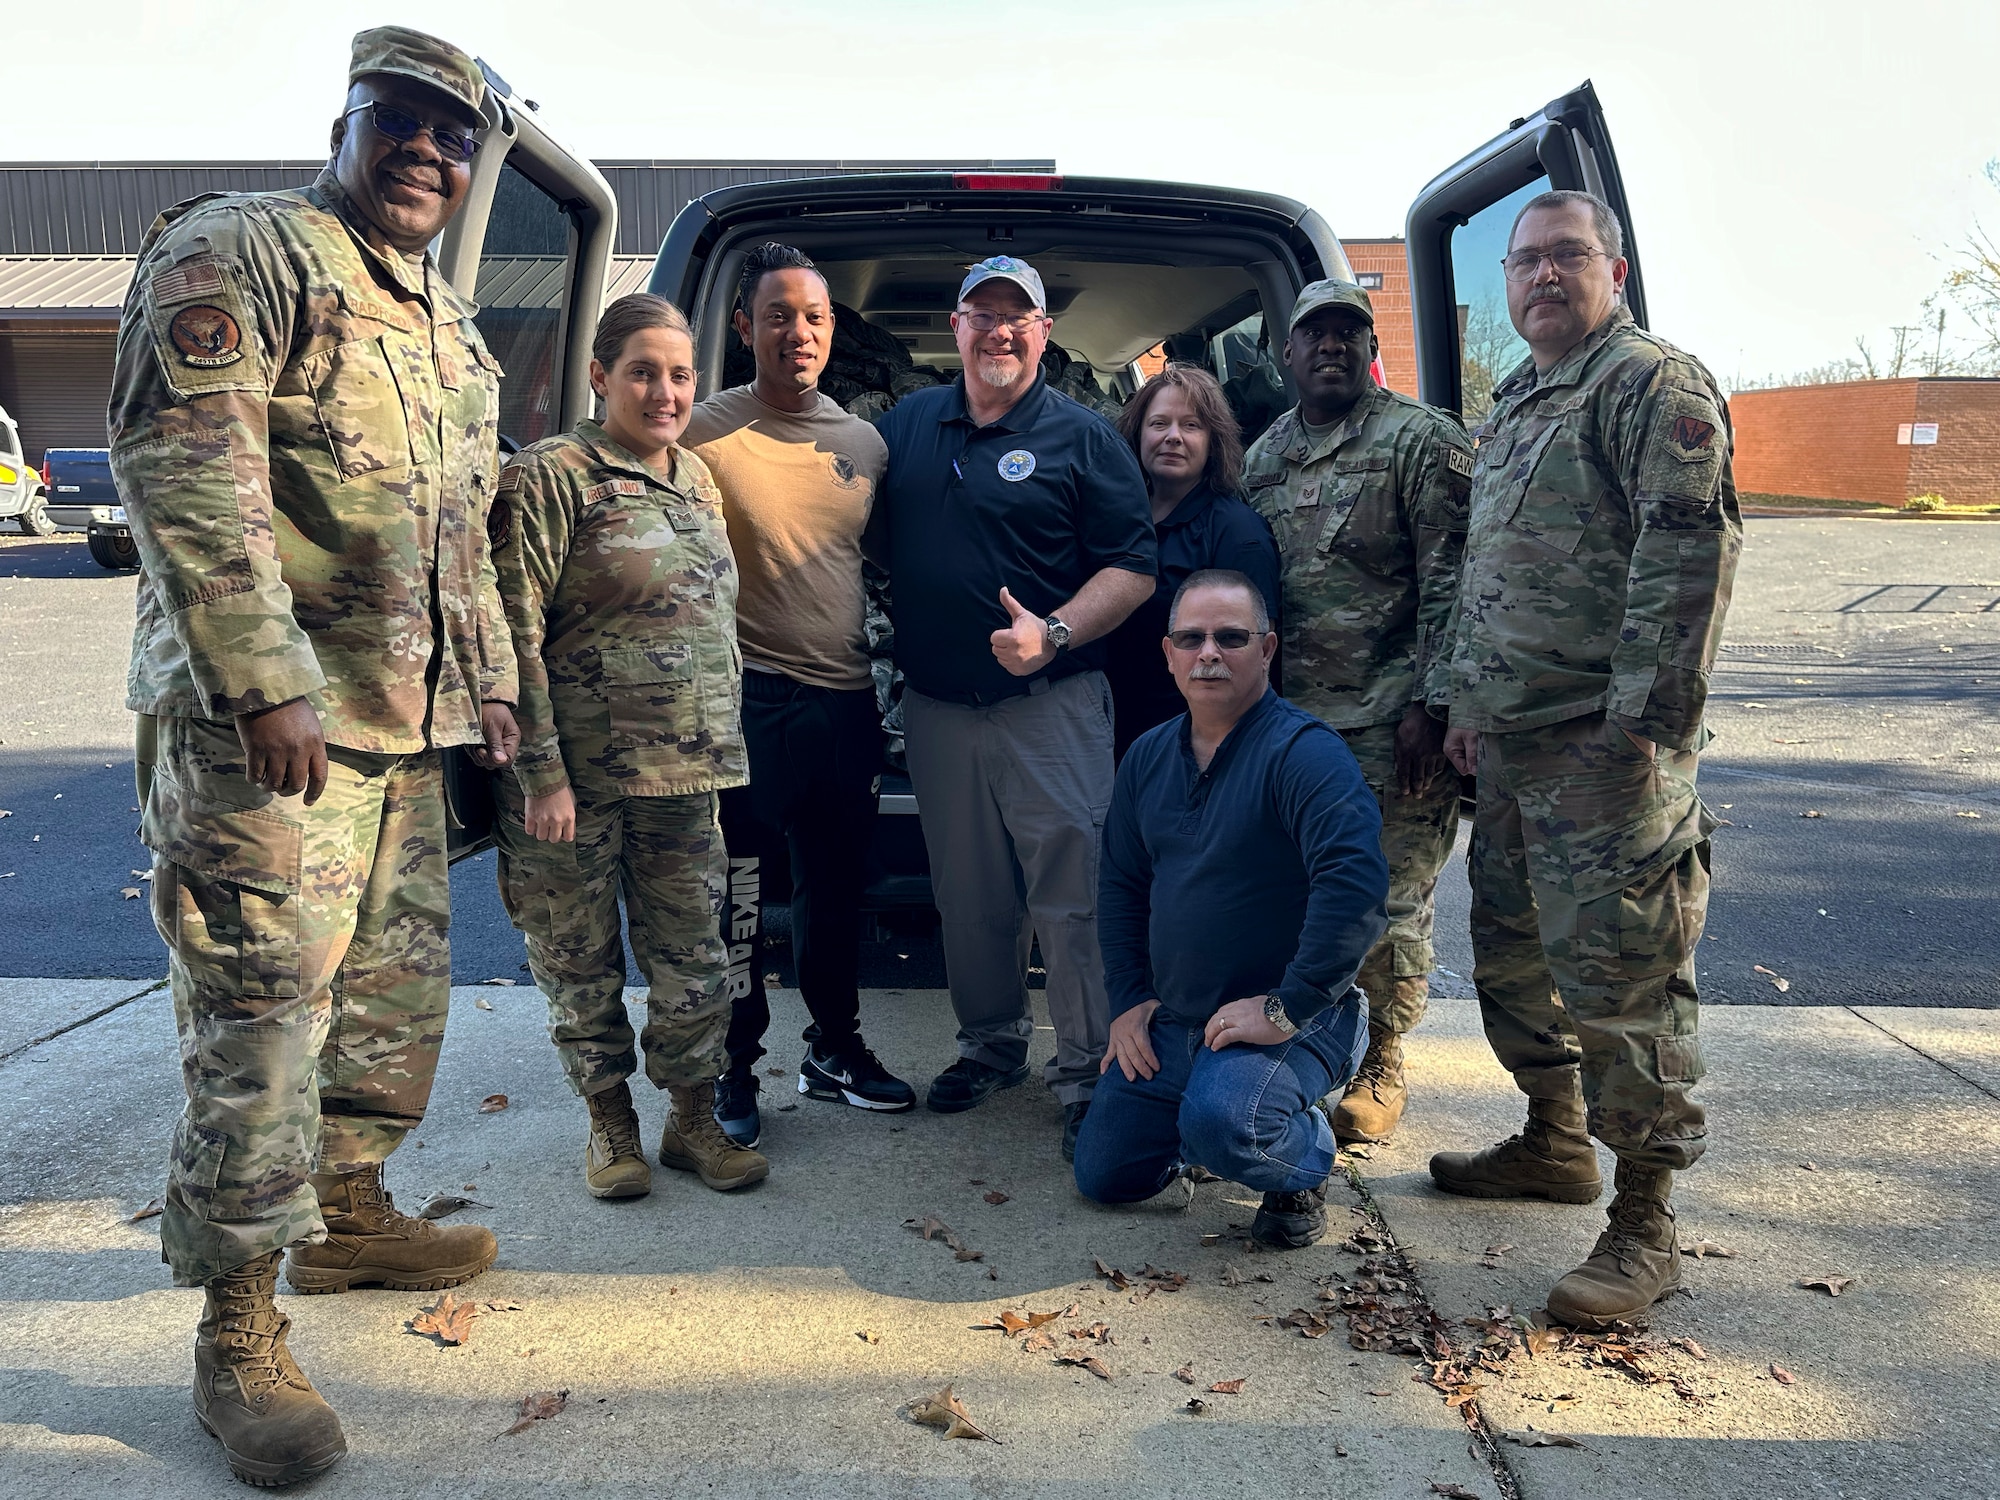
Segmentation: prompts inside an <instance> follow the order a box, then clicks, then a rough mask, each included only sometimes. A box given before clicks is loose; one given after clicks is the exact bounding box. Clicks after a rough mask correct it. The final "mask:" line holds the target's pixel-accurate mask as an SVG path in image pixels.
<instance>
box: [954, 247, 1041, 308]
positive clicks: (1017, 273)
mask: <svg viewBox="0 0 2000 1500" xmlns="http://www.w3.org/2000/svg"><path fill="white" fill-rule="evenodd" d="M996 279H997V280H1001V281H1011V282H1013V283H1014V285H1015V286H1017V287H1019V288H1020V289H1021V290H1022V291H1024V292H1026V293H1027V294H1028V300H1029V301H1030V302H1032V303H1034V305H1035V306H1036V307H1039V308H1041V309H1042V310H1043V311H1047V310H1048V305H1049V299H1048V293H1046V292H1044V291H1043V290H1042V278H1041V273H1040V272H1038V271H1036V269H1035V268H1034V267H1033V266H1031V265H1029V264H1028V263H1027V262H1026V261H1025V260H1016V259H1015V258H1014V257H1013V256H1011V255H995V256H993V257H992V258H991V259H988V260H982V261H981V262H980V263H979V264H978V265H976V266H974V267H973V268H972V269H971V270H970V271H968V272H967V273H966V276H965V281H964V282H963V283H962V284H961V285H960V286H959V289H958V300H959V301H961V302H963V301H964V300H965V294H966V293H967V292H969V291H971V290H972V289H973V288H974V287H976V286H978V285H979V284H980V283H981V282H986V281H993V280H996Z"/></svg>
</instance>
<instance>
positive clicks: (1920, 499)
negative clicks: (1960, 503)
mask: <svg viewBox="0 0 2000 1500" xmlns="http://www.w3.org/2000/svg"><path fill="white" fill-rule="evenodd" d="M1903 509H1904V510H1920V511H1921V510H1943V509H1944V496H1942V495H1912V496H1910V498H1909V499H1907V500H1905V501H1904V502H1903Z"/></svg>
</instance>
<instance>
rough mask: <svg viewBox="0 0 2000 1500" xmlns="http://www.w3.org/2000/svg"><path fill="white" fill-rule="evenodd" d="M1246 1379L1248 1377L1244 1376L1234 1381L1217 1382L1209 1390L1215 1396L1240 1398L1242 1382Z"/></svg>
mask: <svg viewBox="0 0 2000 1500" xmlns="http://www.w3.org/2000/svg"><path fill="white" fill-rule="evenodd" d="M1247 1379H1249V1377H1248V1376H1247V1375H1245V1376H1239V1377H1238V1378H1237V1379H1235V1380H1218V1381H1216V1382H1215V1384H1214V1385H1212V1386H1210V1387H1209V1390H1210V1392H1211V1393H1213V1394H1214V1395H1217V1396H1240V1395H1242V1394H1243V1382H1244V1381H1245V1380H1247Z"/></svg>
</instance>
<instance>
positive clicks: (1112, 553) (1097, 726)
mask: <svg viewBox="0 0 2000 1500" xmlns="http://www.w3.org/2000/svg"><path fill="white" fill-rule="evenodd" d="M1047 305H1048V299H1047V297H1046V295H1045V294H1044V292H1043V290H1042V278H1041V276H1040V275H1039V274H1038V273H1037V272H1036V270H1035V268H1034V267H1033V266H1031V265H1029V264H1028V263H1027V262H1026V261H1023V260H1017V259H1015V258H1014V257H1013V256H1010V255H996V256H994V257H993V258H992V259H990V260H985V261H981V262H980V263H979V264H978V265H976V266H974V267H973V268H972V270H971V272H970V273H969V274H968V275H967V276H966V278H965V281H964V283H963V284H962V285H961V286H960V287H959V292H958V310H957V312H955V313H954V314H953V315H952V328H953V330H954V332H955V333H956V335H957V338H958V352H959V357H960V358H961V359H962V360H963V361H964V364H965V371H964V373H963V374H962V375H961V376H960V377H959V379H958V380H957V382H955V383H954V384H952V385H949V386H938V387H936V388H934V389H932V390H928V391H919V392H917V393H916V394H915V395H912V396H906V397H904V398H903V400H902V401H901V402H899V403H898V404H897V406H896V408H895V409H894V410H893V411H891V412H890V413H889V414H888V415H887V416H885V417H884V418H883V419H882V421H881V424H880V427H879V431H880V432H881V434H882V437H883V440H884V441H885V442H886V443H887V444H888V446H889V472H888V477H887V478H886V479H885V480H884V481H883V483H882V488H881V492H880V496H879V498H878V500H877V503H876V506H875V513H874V515H873V517H871V519H870V541H869V545H870V548H871V551H872V553H873V555H874V556H875V557H876V558H877V559H878V560H879V561H882V562H884V563H885V564H886V565H887V567H888V570H889V586H890V594H891V597H892V599H893V601H894V610H895V621H896V662H897V665H898V666H900V667H901V668H902V669H903V673H904V676H905V678H906V679H907V681H908V693H907V696H906V697H905V698H904V700H903V716H904V730H905V741H904V742H905V745H906V746H907V749H908V755H909V766H910V780H911V781H912V782H913V783H914V784H915V787H916V792H917V802H918V806H919V808H920V809H921V811H922V815H923V823H924V842H925V844H926V845H927V846H928V848H929V850H930V863H931V886H932V890H933V891H934V893H935V897H936V900H937V907H938V912H939V915H940V916H941V917H942V918H943V921H944V952H945V966H946V970H947V974H948V978H949V980H950V984H951V1003H952V1009H953V1010H954V1011H956V1012H957V1015H958V1023H959V1029H958V1049H959V1059H958V1061H957V1062H955V1063H953V1064H952V1065H951V1066H950V1067H948V1068H946V1069H945V1070H944V1071H943V1072H942V1073H940V1074H939V1075H938V1077H937V1078H936V1079H935V1080H934V1081H933V1082H932V1084H931V1086H930V1092H929V1097H928V1100H927V1102H928V1104H929V1105H930V1107H931V1108H932V1109H934V1110H938V1111H941V1112H944V1113H956V1112H958V1111H961V1110H968V1109H972V1108H974V1107H975V1106H977V1105H979V1104H981V1103H983V1102H985V1100H986V1099H987V1098H988V1097H989V1096H990V1095H991V1094H992V1093H993V1091H994V1090H995V1089H1002V1088H1011V1087H1013V1086H1015V1085H1017V1084H1021V1083H1025V1082H1026V1081H1027V1077H1028V1040H1029V1038H1030V1037H1031V1036H1032V1035H1033V1034H1034V1022H1033V1021H1032V1020H1031V1019H1030V1018H1029V1013H1028V992H1027V970H1028V952H1029V943H1030V941H1031V940H1032V941H1034V942H1038V943H1040V945H1041V950H1042V962H1043V965H1044V967H1045V969H1046V971H1047V974H1048V990H1047V996H1048V1006H1049V1018H1050V1020H1051V1021H1052V1022H1053V1023H1054V1026H1055V1033H1056V1054H1055V1056H1054V1057H1053V1058H1052V1059H1051V1060H1050V1061H1049V1064H1048V1066H1047V1067H1046V1068H1045V1069H1044V1072H1043V1077H1044V1079H1045V1081H1046V1082H1047V1083H1048V1085H1049V1087H1050V1088H1051V1089H1052V1090H1053V1091H1054V1093H1055V1096H1056V1099H1057V1101H1058V1102H1059V1103H1060V1104H1061V1105H1062V1107H1063V1155H1064V1157H1065V1158H1067V1157H1069V1156H1070V1155H1071V1154H1072V1153H1073V1151H1074V1149H1075V1142H1076V1129H1077V1126H1078V1125H1079V1124H1080V1123H1081V1121H1082V1119H1083V1116H1084V1113H1085V1112H1086V1111H1087V1110H1088V1109H1089V1107H1090V1096H1091V1092H1092V1090H1093V1089H1094V1088H1095V1087H1096V1085H1097V1065H1098V1061H1099V1059H1100V1058H1101V1057H1102V1056H1103V1053H1104V1035H1105V1026H1106V1024H1107V1022H1108V1020H1109V1017H1108V1016H1107V1015H1106V1014H1105V1000H1104V974H1103V964H1102V960H1101V958H1100V956H1099V953H1098V947H1097V920H1096V919H1097V830H1098V829H1099V827H1100V826H1102V824H1103V822H1104V809H1105V807H1106V806H1107V805H1108V804H1109V803H1110V801H1111V775H1112V767H1111V689H1110V686H1109V684H1108V683H1107V682H1106V681H1105V677H1104V672H1103V664H1104V655H1103V650H1104V648H1103V645H1102V642H1101V639H1100V638H1101V637H1103V636H1104V635H1106V634H1107V633H1108V632H1109V631H1110V630H1111V629H1112V628H1113V627H1115V626H1116V625H1117V624H1118V623H1119V622H1120V621H1121V620H1123V619H1124V618H1125V617H1126V616H1127V615H1129V614H1130V613H1131V612H1132V611H1133V610H1134V609H1136V608H1137V607H1138V606H1139V604H1140V603H1141V602H1142V601H1143V600H1145V599H1146V598H1147V596H1148V595H1150V594H1151V593H1152V591H1153V575H1154V572H1155V570H1156V566H1157V555H1156V549H1155V546H1154V541H1153V518H1152V514H1151V509H1150V506H1149V505H1148V502H1147V498H1146V482H1145V480H1144V478H1143V477H1142V476H1141V475H1140V473H1139V464H1138V460H1137V459H1136V458H1134V457H1133V455H1132V450H1131V448H1130V447H1128V446H1127V445H1126V443H1125V440H1124V439H1123V438H1121V437H1119V436H1118V433H1117V432H1116V431H1115V430H1114V429H1113V428H1112V426H1111V424H1110V423H1109V422H1107V421H1105V420H1104V419H1103V418H1102V417H1100V416H1098V415H1097V414H1096V413H1095V412H1093V411H1090V410H1088V409H1087V408H1085V407H1083V406H1080V405H1078V404H1077V403H1076V402H1074V401H1072V400H1070V399H1069V397H1067V396H1065V395H1063V394H1061V393H1060V392H1058V391H1053V390H1051V389H1049V386H1048V382H1047V381H1046V380H1044V379H1043V378H1042V376H1041V359H1042V351H1043V350H1044V349H1045V348H1047V347H1048V339H1049V329H1050V327H1051V320H1050V318H1049V316H1048V312H1047Z"/></svg>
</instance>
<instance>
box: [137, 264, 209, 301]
mask: <svg viewBox="0 0 2000 1500" xmlns="http://www.w3.org/2000/svg"><path fill="white" fill-rule="evenodd" d="M146 291H147V294H148V295H149V296H150V297H151V298H152V299H153V305H154V306H155V307H170V306H172V305H173V304H175V303H177V302H193V301H194V300H196V299H197V298H200V297H218V296H220V295H221V294H222V269H221V267H219V266H218V265H216V263H215V262H214V261H213V260H210V259H208V258H206V257H199V256H198V257H195V258H193V259H190V260H184V261H181V262H179V263H178V264H177V265H172V266H169V267H167V269H166V270H164V271H160V272H158V273H157V274H155V275H154V277H153V279H152V280H151V281H150V282H148V283H147V284H146Z"/></svg>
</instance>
